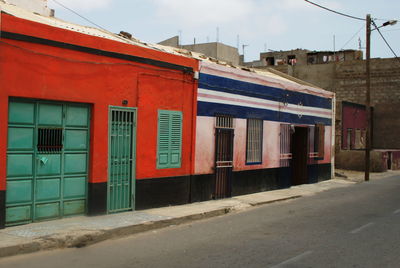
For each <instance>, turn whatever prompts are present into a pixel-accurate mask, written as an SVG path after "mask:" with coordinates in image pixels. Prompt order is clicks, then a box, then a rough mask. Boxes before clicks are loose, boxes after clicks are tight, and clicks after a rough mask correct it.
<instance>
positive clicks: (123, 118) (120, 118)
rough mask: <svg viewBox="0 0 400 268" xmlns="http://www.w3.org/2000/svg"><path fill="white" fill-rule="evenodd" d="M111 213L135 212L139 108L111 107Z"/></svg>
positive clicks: (109, 187) (109, 197)
mask: <svg viewBox="0 0 400 268" xmlns="http://www.w3.org/2000/svg"><path fill="white" fill-rule="evenodd" d="M109 129H110V131H109V153H108V157H109V174H108V212H109V213H116V212H122V211H128V210H132V208H133V207H134V200H135V198H134V194H133V193H134V192H135V191H134V189H135V188H134V187H135V183H134V180H135V177H134V176H135V171H134V166H135V153H134V152H135V150H134V148H135V140H136V139H135V133H136V109H134V108H125V107H111V108H110V123H109Z"/></svg>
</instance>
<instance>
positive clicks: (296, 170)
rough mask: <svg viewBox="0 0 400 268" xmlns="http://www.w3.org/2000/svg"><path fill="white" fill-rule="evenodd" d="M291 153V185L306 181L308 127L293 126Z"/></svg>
mask: <svg viewBox="0 0 400 268" xmlns="http://www.w3.org/2000/svg"><path fill="white" fill-rule="evenodd" d="M292 154H293V159H292V185H299V184H304V183H308V171H307V160H308V128H306V127H295V131H294V133H293V136H292Z"/></svg>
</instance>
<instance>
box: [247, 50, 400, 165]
mask: <svg viewBox="0 0 400 268" xmlns="http://www.w3.org/2000/svg"><path fill="white" fill-rule="evenodd" d="M292 59H296V60H295V61H294V64H293V60H292ZM290 60H292V61H290ZM245 65H246V66H249V67H254V68H257V69H274V70H278V71H280V72H283V73H286V74H288V75H290V76H293V77H295V78H298V79H301V80H303V81H306V82H309V83H311V84H314V85H317V86H319V87H321V88H324V89H326V90H329V91H332V92H334V93H336V101H337V103H336V122H335V123H336V124H335V125H336V141H335V144H336V152H335V166H336V167H337V168H344V169H353V170H363V169H364V148H365V135H366V132H365V131H366V122H365V121H366V119H365V116H366V109H365V106H364V104H365V98H366V97H365V90H366V80H365V79H366V75H365V73H366V72H365V60H363V55H362V52H361V51H358V50H343V51H338V52H333V51H307V50H301V49H296V50H290V51H276V52H268V53H261V54H260V60H259V61H256V62H248V63H245ZM371 103H372V132H371V133H372V140H371V141H372V148H373V152H372V153H371V159H372V160H371V169H372V170H373V171H383V170H386V169H400V140H399V139H398V129H400V117H399V116H398V115H397V114H398V110H399V108H398V107H399V105H400V65H399V63H398V60H397V59H396V58H391V59H372V60H371Z"/></svg>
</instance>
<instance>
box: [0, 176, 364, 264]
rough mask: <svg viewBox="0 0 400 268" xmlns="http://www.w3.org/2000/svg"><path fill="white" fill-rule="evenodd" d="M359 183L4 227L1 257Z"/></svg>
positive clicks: (322, 184) (77, 244) (79, 244)
mask: <svg viewBox="0 0 400 268" xmlns="http://www.w3.org/2000/svg"><path fill="white" fill-rule="evenodd" d="M355 183H356V182H352V181H349V180H342V179H333V180H329V181H325V182H320V183H317V184H305V185H300V186H294V187H291V188H288V189H283V190H276V191H267V192H261V193H255V194H249V195H243V196H237V197H233V198H228V199H222V200H212V201H206V202H200V203H193V204H187V205H181V206H171V207H164V208H157V209H149V210H142V211H133V212H126V213H120V214H111V215H104V216H96V217H86V216H80V217H73V218H65V219H61V220H55V221H46V222H40V223H32V224H27V225H21V226H16V227H9V228H6V229H3V230H0V257H5V256H12V255H17V254H23V253H31V252H36V251H40V250H49V249H57V248H65V247H83V246H86V245H89V244H93V243H97V242H100V241H104V240H106V239H110V238H117V237H122V236H126V235H130V234H135V233H139V232H145V231H149V230H154V229H158V228H163V227H166V226H170V225H177V224H182V223H186V222H190V221H193V220H199V219H205V218H209V217H214V216H218V215H223V214H226V213H229V212H232V211H240V210H243V209H246V208H249V207H253V206H257V205H262V204H267V203H272V202H278V201H283V200H290V199H294V198H299V197H302V196H308V195H313V194H315V193H318V192H322V191H325V190H328V189H334V188H339V187H346V186H349V185H353V184H355Z"/></svg>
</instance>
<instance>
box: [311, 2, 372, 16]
mask: <svg viewBox="0 0 400 268" xmlns="http://www.w3.org/2000/svg"><path fill="white" fill-rule="evenodd" d="M304 1H306V2H307V3H309V4H311V5H314V6H317V7H319V8H322V9H325V10H328V11H330V12H333V13H335V14H338V15H341V16H345V17H348V18H351V19H355V20H362V21H365V19H363V18H359V17H355V16H352V15H348V14H345V13H342V12H339V11H336V10H333V9H330V8H327V7H324V6H321V5H319V4H316V3H314V2H311V1H309V0H304Z"/></svg>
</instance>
